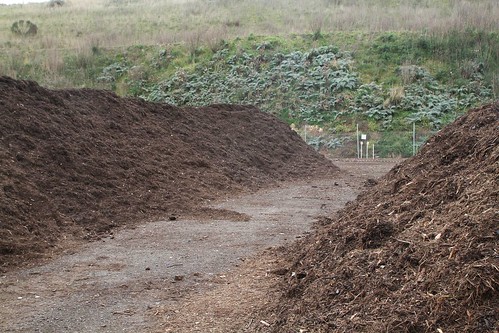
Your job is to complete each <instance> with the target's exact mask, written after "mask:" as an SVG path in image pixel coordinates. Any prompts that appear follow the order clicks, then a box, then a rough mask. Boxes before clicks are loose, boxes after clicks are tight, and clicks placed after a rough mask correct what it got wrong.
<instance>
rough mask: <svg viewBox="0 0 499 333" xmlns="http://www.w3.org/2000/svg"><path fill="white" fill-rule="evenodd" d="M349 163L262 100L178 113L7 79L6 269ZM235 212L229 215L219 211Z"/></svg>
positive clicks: (1, 137)
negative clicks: (71, 243) (76, 241)
mask: <svg viewBox="0 0 499 333" xmlns="http://www.w3.org/2000/svg"><path fill="white" fill-rule="evenodd" d="M336 170H337V168H336V167H335V166H334V165H333V164H332V163H331V162H329V161H328V160H326V159H325V158H323V157H322V156H321V155H319V154H317V153H316V152H315V151H314V150H313V149H311V148H310V147H308V146H307V145H306V144H305V143H304V142H303V141H302V140H301V139H300V137H299V136H298V135H297V134H296V133H294V132H293V131H292V130H291V129H290V128H289V126H287V125H286V124H284V123H282V122H280V121H279V120H277V119H276V118H275V117H273V116H271V115H268V114H264V113H262V112H260V111H258V110H257V109H256V108H254V107H250V106H230V105H214V106H210V107H206V108H182V109H181V108H176V107H173V106H169V105H165V104H154V103H147V102H144V101H141V100H138V99H124V98H120V97H118V96H116V95H115V94H113V93H111V92H106V91H97V90H90V89H81V90H62V91H53V90H47V89H44V88H42V87H40V86H39V85H37V84H36V83H34V82H29V81H16V80H13V79H10V78H8V77H0V186H1V187H0V269H2V267H6V266H7V265H11V264H18V263H20V262H22V261H24V260H27V259H30V258H33V257H35V256H37V255H38V254H40V253H44V252H47V250H48V249H49V250H50V249H51V248H54V247H56V246H57V245H58V244H59V243H60V241H61V240H62V239H65V238H66V237H69V236H76V237H77V238H78V237H86V238H91V239H92V238H95V237H98V236H99V235H100V234H102V233H105V232H109V230H111V229H112V228H113V227H116V226H122V225H124V224H127V225H131V224H133V223H137V221H143V220H147V219H151V218H155V217H158V218H160V217H167V218H173V217H178V214H194V215H200V214H201V215H202V214H208V215H210V216H212V217H213V214H215V217H216V214H217V212H216V211H211V210H206V209H201V208H200V207H201V205H202V204H203V203H206V202H207V201H208V200H211V199H216V198H219V197H221V196H223V195H229V194H232V193H235V192H240V191H246V190H255V189H257V188H259V187H262V186H263V185H267V184H272V183H275V182H276V181H284V180H294V179H304V178H306V177H311V176H313V177H316V176H318V175H331V174H333V173H334V172H336ZM219 213H221V214H222V215H223V212H219Z"/></svg>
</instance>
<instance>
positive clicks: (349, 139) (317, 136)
mask: <svg viewBox="0 0 499 333" xmlns="http://www.w3.org/2000/svg"><path fill="white" fill-rule="evenodd" d="M295 130H296V131H297V132H298V134H300V136H301V137H302V138H303V140H304V141H305V142H307V143H308V144H309V145H311V146H312V147H314V148H315V149H316V150H318V151H322V152H324V153H327V154H328V156H331V157H338V158H370V159H371V158H399V157H410V156H413V155H414V154H416V152H417V151H418V150H419V148H420V147H421V145H423V144H424V143H425V142H426V140H428V138H429V137H431V136H432V135H433V134H434V133H435V131H429V130H427V129H422V128H417V127H416V126H413V128H412V129H408V130H406V131H369V130H358V131H356V132H346V133H345V132H342V133H334V132H332V131H327V130H325V129H323V128H320V127H317V126H311V125H305V126H302V127H301V128H299V129H295Z"/></svg>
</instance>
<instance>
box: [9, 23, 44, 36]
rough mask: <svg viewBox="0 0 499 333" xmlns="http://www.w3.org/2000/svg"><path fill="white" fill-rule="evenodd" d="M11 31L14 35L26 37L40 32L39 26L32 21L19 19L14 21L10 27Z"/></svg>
mask: <svg viewBox="0 0 499 333" xmlns="http://www.w3.org/2000/svg"><path fill="white" fill-rule="evenodd" d="M10 31H12V33H13V34H14V35H17V36H21V37H26V36H34V35H36V34H37V33H38V27H37V26H36V24H34V23H33V22H31V21H29V20H28V21H24V20H19V21H17V22H14V23H13V24H12V26H11V27H10Z"/></svg>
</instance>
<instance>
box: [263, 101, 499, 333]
mask: <svg viewBox="0 0 499 333" xmlns="http://www.w3.org/2000/svg"><path fill="white" fill-rule="evenodd" d="M317 228H318V229H317V232H316V233H315V234H313V235H311V236H310V237H309V238H307V239H306V240H305V241H303V242H301V243H298V244H296V246H295V248H293V249H291V250H289V252H288V254H287V262H288V264H287V266H286V267H285V268H288V270H287V273H286V277H284V278H283V282H282V289H283V291H282V293H283V296H282V297H281V299H280V301H279V305H278V306H276V308H273V309H271V310H269V311H268V312H265V313H264V316H262V317H263V318H266V320H267V322H269V323H271V324H272V327H271V328H270V329H269V328H267V327H263V326H262V331H265V332H269V331H272V332H444V333H447V332H497V330H498V328H499V253H498V251H499V246H498V245H499V102H496V103H495V104H491V105H486V106H483V107H481V108H478V109H475V110H471V111H469V113H468V114H466V115H465V116H463V117H461V118H460V119H458V120H457V121H455V122H454V123H453V124H451V125H449V126H448V127H446V128H445V129H444V130H442V131H441V132H439V133H438V134H437V135H436V136H434V137H433V138H431V139H430V140H429V142H428V143H427V144H426V145H425V146H424V147H423V148H422V149H421V151H420V153H419V154H417V155H416V156H415V157H414V158H411V159H409V160H406V161H405V162H403V163H402V164H400V165H398V166H397V167H395V168H394V169H392V170H391V171H390V172H389V173H388V174H387V175H386V176H385V177H383V178H382V179H381V180H379V182H378V184H376V185H374V186H373V187H371V188H369V189H367V190H366V192H364V193H363V194H361V195H360V196H359V197H358V199H357V200H356V201H355V202H352V203H350V204H348V205H347V206H346V208H344V209H343V210H342V211H340V212H339V213H338V215H337V216H335V217H333V218H326V219H324V220H323V221H322V223H321V225H319V226H318V227H317Z"/></svg>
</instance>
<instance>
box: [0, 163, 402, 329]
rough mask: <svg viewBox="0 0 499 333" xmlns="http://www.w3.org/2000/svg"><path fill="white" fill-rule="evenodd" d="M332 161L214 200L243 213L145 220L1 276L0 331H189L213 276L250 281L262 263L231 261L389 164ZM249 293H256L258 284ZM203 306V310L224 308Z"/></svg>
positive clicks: (220, 281) (282, 234)
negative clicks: (326, 173) (307, 175)
mask: <svg viewBox="0 0 499 333" xmlns="http://www.w3.org/2000/svg"><path fill="white" fill-rule="evenodd" d="M335 163H336V164H337V165H338V166H340V167H342V168H343V169H344V170H345V172H343V173H342V174H341V175H339V176H338V177H337V178H335V179H330V180H316V181H310V182H301V183H288V184H283V185H282V186H281V187H279V188H275V189H270V190H266V191H261V192H258V193H256V194H252V195H247V196H243V197H239V198H234V199H230V200H227V201H223V202H220V203H218V204H216V205H214V207H215V208H222V209H227V210H232V211H237V212H239V213H243V214H246V215H248V216H249V217H250V219H249V220H248V221H240V220H237V221H231V220H211V221H206V220H185V219H182V218H181V219H178V220H176V221H158V222H153V223H148V224H145V225H141V226H139V227H137V228H136V229H133V230H124V231H121V232H119V233H117V234H116V235H115V236H114V237H112V238H106V239H103V240H101V241H99V242H94V243H89V244H87V245H85V246H83V247H81V248H79V249H77V251H75V252H74V253H72V254H71V253H68V254H67V255H64V256H62V257H60V258H58V259H56V260H54V261H52V262H50V263H48V264H45V265H42V266H38V267H35V268H30V269H23V270H20V271H17V272H12V273H9V274H6V275H5V276H1V277H0V331H2V332H69V331H71V332H150V331H154V330H158V329H160V330H162V331H164V330H167V331H168V330H169V331H172V332H173V331H176V332H187V331H188V332H191V331H192V332H194V331H196V327H198V326H199V329H200V330H201V331H202V329H205V332H206V331H207V330H206V328H207V327H209V326H206V325H211V324H210V321H205V326H203V324H202V323H201V322H198V321H194V319H192V318H201V319H202V318H203V316H202V315H199V313H196V311H199V310H200V307H201V308H202V307H203V302H201V303H200V301H202V300H203V299H204V298H206V297H211V296H210V293H213V292H216V288H217V287H218V286H220V285H223V286H227V285H230V288H236V289H238V290H240V289H241V288H243V287H244V285H246V286H248V283H249V284H254V283H255V282H258V281H257V279H258V276H259V274H264V270H265V269H264V267H263V268H262V267H260V268H255V275H254V276H249V275H251V274H249V275H248V274H246V275H245V276H241V275H240V274H239V275H238V273H237V266H239V265H240V264H241V263H243V262H244V261H245V260H246V259H247V258H249V257H251V256H252V255H255V254H256V253H261V251H263V250H264V249H266V248H268V247H275V246H278V245H282V244H284V243H286V242H290V241H293V240H294V239H296V238H297V237H301V235H303V234H304V233H306V232H308V230H309V229H310V226H311V223H313V221H314V217H315V216H318V215H323V214H328V213H331V212H333V211H335V210H337V209H339V208H341V207H342V206H343V205H344V204H345V202H347V201H349V200H352V199H354V198H355V197H356V195H357V194H358V192H359V190H360V188H361V187H362V182H363V181H364V180H365V179H367V178H376V177H378V176H380V175H382V174H384V173H385V172H386V171H388V170H389V169H390V168H391V167H392V166H393V164H392V163H386V162H385V163H374V162H371V163H367V162H364V163H358V162H354V161H350V162H349V161H335ZM269 260H270V259H269ZM244 269H245V270H246V271H245V272H248V269H251V263H248V262H246V263H244ZM234 272H235V273H234ZM262 272H263V273H262ZM234 279H235V280H234ZM238 279H239V280H238ZM251 288H252V287H251ZM225 292H227V293H230V292H231V291H230V289H225ZM222 296H223V295H222ZM253 296H255V297H256V298H258V299H259V300H261V301H264V299H262V297H261V294H259V293H258V292H256V293H254V294H253ZM211 298H212V299H213V297H211ZM248 300H249V301H252V300H251V299H250V298H248ZM221 301H222V302H225V304H226V305H230V306H233V305H231V304H230V303H231V302H230V301H228V300H221ZM189 311H190V313H187V312H189ZM205 315H206V316H208V317H210V318H211V319H210V320H213V319H214V318H216V317H217V316H222V317H223V316H224V315H225V314H224V313H223V312H221V313H218V314H216V313H215V314H214V313H213V312H210V311H207V312H206V311H205ZM152 318H157V319H158V320H152ZM182 318H185V320H184V319H182ZM201 319H199V320H201ZM186 321H187V322H188V325H190V326H189V328H187V326H186V329H185V330H184V329H182V328H178V326H175V325H180V324H178V323H182V322H183V323H185V322H186ZM175 323H177V324H175ZM206 323H207V324H206ZM203 327H204V328H203ZM209 331H212V332H216V330H209Z"/></svg>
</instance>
